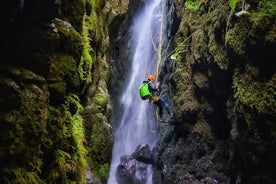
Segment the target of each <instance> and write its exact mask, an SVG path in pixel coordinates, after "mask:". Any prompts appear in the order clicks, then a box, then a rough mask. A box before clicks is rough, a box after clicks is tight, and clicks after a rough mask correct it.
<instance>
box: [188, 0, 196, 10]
mask: <svg viewBox="0 0 276 184" xmlns="http://www.w3.org/2000/svg"><path fill="white" fill-rule="evenodd" d="M197 8H198V5H197V4H196V3H195V2H193V1H191V0H187V1H186V2H185V9H187V10H196V9H197Z"/></svg>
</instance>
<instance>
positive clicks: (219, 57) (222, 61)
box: [208, 34, 229, 69]
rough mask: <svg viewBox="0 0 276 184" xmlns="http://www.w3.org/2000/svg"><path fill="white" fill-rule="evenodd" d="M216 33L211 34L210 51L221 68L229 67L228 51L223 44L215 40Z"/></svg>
mask: <svg viewBox="0 0 276 184" xmlns="http://www.w3.org/2000/svg"><path fill="white" fill-rule="evenodd" d="M214 36H215V35H214V34H211V35H210V41H209V45H208V46H209V51H210V53H211V54H212V55H213V58H214V61H215V62H216V63H217V64H218V65H219V66H220V68H221V69H227V68H228V64H229V63H228V58H227V52H226V50H225V48H224V47H223V45H221V44H219V43H218V42H216V41H215V38H214Z"/></svg>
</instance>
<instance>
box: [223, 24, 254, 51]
mask: <svg viewBox="0 0 276 184" xmlns="http://www.w3.org/2000/svg"><path fill="white" fill-rule="evenodd" d="M249 28H250V25H249V21H247V22H243V21H242V20H241V21H239V22H238V23H236V24H235V25H234V27H233V28H232V29H230V30H228V31H227V33H226V35H225V43H226V46H227V47H228V48H231V49H233V51H234V52H235V53H237V54H238V55H243V54H244V53H245V45H246V40H247V38H248V33H249V31H250V30H249Z"/></svg>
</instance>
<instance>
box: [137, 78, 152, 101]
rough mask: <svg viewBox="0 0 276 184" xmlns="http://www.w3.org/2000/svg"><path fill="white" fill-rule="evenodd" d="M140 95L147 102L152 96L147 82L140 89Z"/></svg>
mask: <svg viewBox="0 0 276 184" xmlns="http://www.w3.org/2000/svg"><path fill="white" fill-rule="evenodd" d="M139 94H140V97H141V98H142V100H146V99H148V98H149V96H150V95H151V92H150V91H149V83H148V82H145V83H143V84H142V85H141V86H140V87H139Z"/></svg>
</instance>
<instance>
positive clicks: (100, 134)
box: [89, 117, 112, 183]
mask: <svg viewBox="0 0 276 184" xmlns="http://www.w3.org/2000/svg"><path fill="white" fill-rule="evenodd" d="M102 118H103V117H98V120H99V121H100V122H96V123H94V124H93V127H92V134H91V139H90V141H89V142H90V143H91V152H90V153H89V154H90V156H89V157H90V158H91V168H92V171H93V173H95V175H96V176H98V177H99V179H101V181H102V182H103V183H106V182H104V181H105V180H107V177H108V167H109V165H108V164H107V163H110V158H111V155H110V154H111V150H112V141H111V140H112V137H111V134H110V128H109V127H108V126H107V125H105V124H104V123H102V122H101V119H102Z"/></svg>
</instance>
